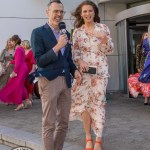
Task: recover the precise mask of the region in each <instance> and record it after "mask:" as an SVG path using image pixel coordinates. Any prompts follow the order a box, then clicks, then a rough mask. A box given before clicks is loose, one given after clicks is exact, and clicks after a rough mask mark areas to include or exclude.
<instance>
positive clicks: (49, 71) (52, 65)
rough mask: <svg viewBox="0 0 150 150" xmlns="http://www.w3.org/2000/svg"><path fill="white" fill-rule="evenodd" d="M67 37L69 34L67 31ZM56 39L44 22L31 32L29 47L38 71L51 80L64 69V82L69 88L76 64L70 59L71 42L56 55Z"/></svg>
mask: <svg viewBox="0 0 150 150" xmlns="http://www.w3.org/2000/svg"><path fill="white" fill-rule="evenodd" d="M67 36H68V39H69V40H70V34H69V33H68V32H67ZM56 44H57V40H56V38H55V35H54V34H53V31H52V30H51V28H50V27H49V25H48V24H47V23H46V24H45V25H44V26H41V27H39V28H36V29H34V30H33V31H32V34H31V47H32V51H33V54H34V56H35V60H36V63H37V66H38V72H39V73H40V74H41V75H42V76H44V77H46V78H47V79H48V80H53V79H55V78H57V77H58V76H59V75H61V74H62V72H63V70H64V71H65V78H66V84H67V86H68V87H69V88H70V87H71V80H72V77H74V73H75V70H76V66H75V64H74V63H73V60H72V53H71V44H70V43H68V44H67V45H66V46H65V51H64V54H63V55H62V54H61V51H59V52H58V55H57V54H56V53H55V52H54V51H53V49H52V48H53V47H54V46H55V45H56Z"/></svg>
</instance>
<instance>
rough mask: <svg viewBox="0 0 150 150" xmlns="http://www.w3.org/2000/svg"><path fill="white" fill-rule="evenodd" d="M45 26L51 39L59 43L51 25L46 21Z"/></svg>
mask: <svg viewBox="0 0 150 150" xmlns="http://www.w3.org/2000/svg"><path fill="white" fill-rule="evenodd" d="M44 28H45V29H46V31H47V33H48V34H49V36H50V37H51V39H52V40H53V41H54V42H55V43H57V40H56V37H55V35H54V33H53V31H52V29H51V28H50V26H49V25H48V24H47V23H46V24H45V25H44Z"/></svg>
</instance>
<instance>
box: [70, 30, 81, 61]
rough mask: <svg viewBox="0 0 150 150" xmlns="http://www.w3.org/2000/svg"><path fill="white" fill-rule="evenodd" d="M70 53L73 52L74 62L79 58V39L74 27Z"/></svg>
mask: <svg viewBox="0 0 150 150" xmlns="http://www.w3.org/2000/svg"><path fill="white" fill-rule="evenodd" d="M72 42H73V47H72V54H73V60H74V61H75V62H76V61H77V60H78V59H80V58H81V52H80V49H79V41H78V30H77V29H75V30H74V32H73V35H72Z"/></svg>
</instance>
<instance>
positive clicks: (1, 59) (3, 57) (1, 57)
mask: <svg viewBox="0 0 150 150" xmlns="http://www.w3.org/2000/svg"><path fill="white" fill-rule="evenodd" d="M4 59H5V49H4V50H3V51H2V53H1V55H0V62H2V63H3V62H4Z"/></svg>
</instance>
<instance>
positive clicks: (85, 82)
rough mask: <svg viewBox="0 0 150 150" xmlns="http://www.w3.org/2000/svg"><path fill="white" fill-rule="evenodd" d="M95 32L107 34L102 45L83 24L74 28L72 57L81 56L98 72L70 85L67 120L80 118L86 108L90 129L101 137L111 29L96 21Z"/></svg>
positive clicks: (110, 47)
mask: <svg viewBox="0 0 150 150" xmlns="http://www.w3.org/2000/svg"><path fill="white" fill-rule="evenodd" d="M94 31H95V32H105V33H107V37H108V42H107V43H106V44H101V40H100V39H99V38H97V37H95V36H90V35H88V33H86V31H85V29H84V26H82V27H80V28H77V29H75V31H74V33H73V59H74V61H75V63H76V65H77V66H78V64H77V61H76V60H77V59H82V60H84V61H85V62H87V63H88V64H89V66H90V65H91V66H96V67H97V74H94V75H91V74H87V73H84V74H82V83H81V85H79V86H78V85H77V83H76V81H74V83H73V87H72V106H71V112H70V120H76V119H78V120H81V114H82V112H83V111H84V110H87V111H88V112H89V114H90V116H91V119H92V124H91V126H92V129H93V131H94V133H95V134H96V135H97V136H98V137H101V136H102V131H103V126H104V122H105V104H106V98H105V95H106V87H107V82H108V77H109V76H110V75H109V73H108V60H107V56H106V55H108V54H110V53H112V52H113V43H112V40H111V38H110V32H109V29H108V27H107V26H106V25H105V24H99V23H95V26H94Z"/></svg>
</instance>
